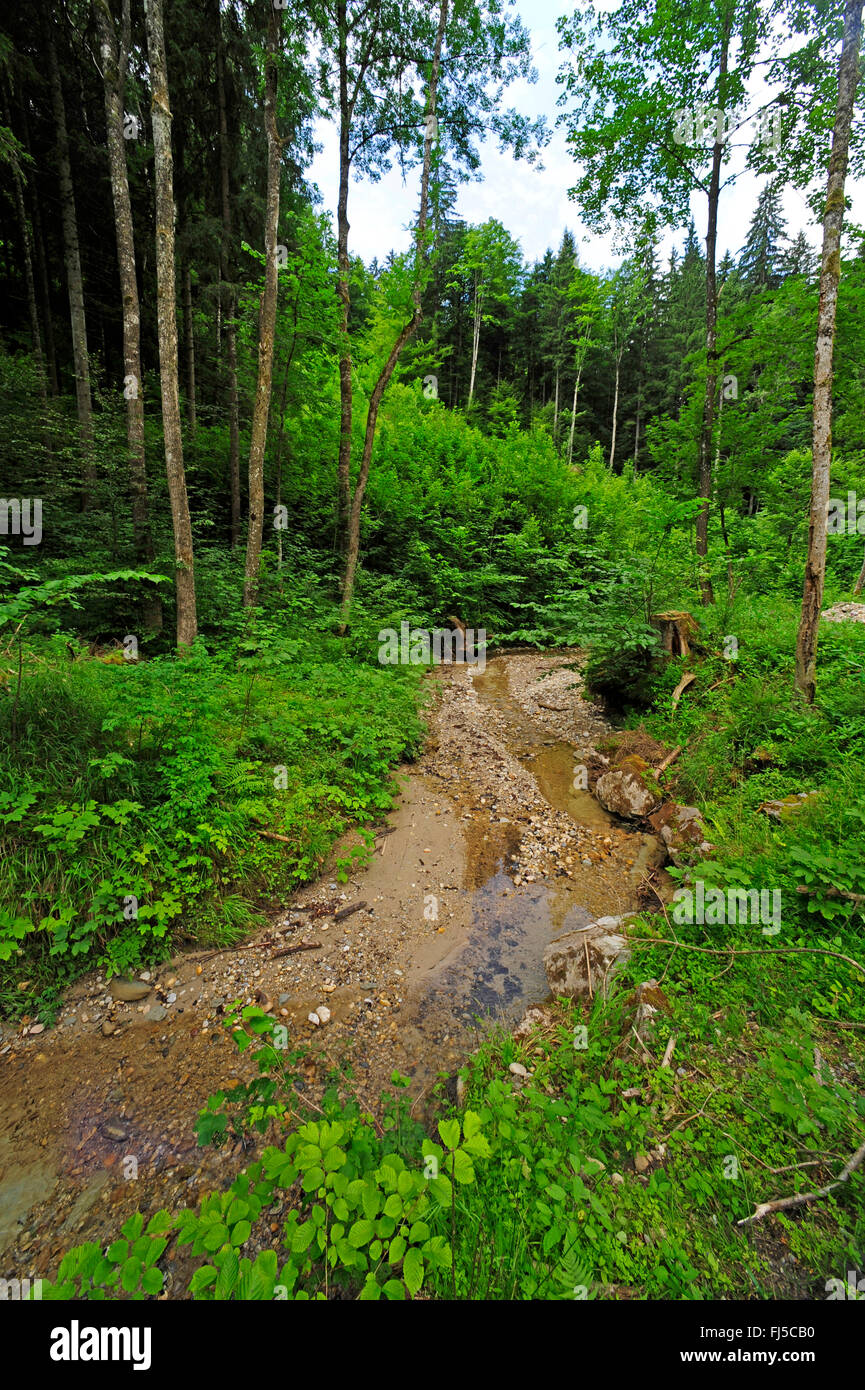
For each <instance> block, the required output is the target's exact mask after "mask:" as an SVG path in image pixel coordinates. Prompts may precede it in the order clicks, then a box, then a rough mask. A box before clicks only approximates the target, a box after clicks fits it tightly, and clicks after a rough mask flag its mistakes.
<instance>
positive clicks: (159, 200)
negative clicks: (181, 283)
mask: <svg viewBox="0 0 865 1390" xmlns="http://www.w3.org/2000/svg"><path fill="white" fill-rule="evenodd" d="M144 16H145V21H146V25H147V61H148V63H149V65H150V84H151V116H152V120H153V160H154V179H155V183H156V303H157V316H158V326H159V379H160V386H161V391H162V428H163V433H164V436H165V469H166V473H167V475H168V495H169V498H170V500H171V522H172V526H173V528H174V564H175V571H176V585H177V645H178V647H190V646H191V645H192V643H193V642H194V641H195V638H196V636H197V635H198V618H197V614H196V607H195V572H194V561H193V554H192V523H191V521H190V517H189V499H188V497H187V495H186V474H185V472H184V469H183V435H182V432H181V428H180V391H179V387H178V375H177V303H176V286H175V280H174V178H173V168H172V155H171V106H170V104H169V99H168V68H167V64H166V61H165V36H164V32H163V23H162V0H145V4H144Z"/></svg>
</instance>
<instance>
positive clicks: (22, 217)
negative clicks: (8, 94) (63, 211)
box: [3, 102, 48, 412]
mask: <svg viewBox="0 0 865 1390" xmlns="http://www.w3.org/2000/svg"><path fill="white" fill-rule="evenodd" d="M5 108H6V103H5V102H4V113H3V115H4V119H5V121H6V125H7V126H8V127H9V128H10V129H11V126H12V116H11V113H10V111H9V110H8V109H5ZM12 183H13V185H14V189H15V195H14V199H15V213H16V216H17V218H18V230H19V233H20V236H21V251H22V260H23V262H24V285H25V288H26V291H27V316H28V318H29V319H30V337H31V340H32V342H33V357H34V360H35V362H36V371H37V374H38V377H39V395H40V396H41V398H42V408H43V411H45V412H47V410H48V382H47V378H46V374H45V356H44V354H43V352H42V333H41V330H40V328H39V310H38V308H37V304H36V280H35V277H34V274H33V256H32V254H31V249H30V248H31V238H30V228H29V226H28V224H27V207H26V204H25V202H24V179H23V177H22V174H21V170H20V168H19V166H18V164H17V162H15V161H13V164H12Z"/></svg>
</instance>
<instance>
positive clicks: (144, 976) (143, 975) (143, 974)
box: [139, 970, 152, 980]
mask: <svg viewBox="0 0 865 1390" xmlns="http://www.w3.org/2000/svg"><path fill="white" fill-rule="evenodd" d="M151 978H152V977H151V974H150V971H149V970H142V972H141V975H140V976H139V979H142V980H149V979H151Z"/></svg>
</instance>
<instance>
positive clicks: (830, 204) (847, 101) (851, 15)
mask: <svg viewBox="0 0 865 1390" xmlns="http://www.w3.org/2000/svg"><path fill="white" fill-rule="evenodd" d="M861 39H862V0H847V3H846V5H845V7H844V39H843V43H842V47H841V61H840V63H839V67H838V102H837V105H836V108H835V127H834V130H833V132H832V153H831V156H830V158H829V178H828V183H827V189H826V207H825V211H824V214H823V255H822V261H821V271H820V303H819V307H818V310H817V342H816V347H815V351H814V408H813V417H812V442H811V450H812V474H811V513H810V522H809V526H808V558H807V561H806V564H805V585H804V590H803V593H802V613H801V617H800V619H799V631H798V634H797V637H796V687H797V689H798V690H800V691H801V692H802V694H803V695H804V696H805V699H806V700H807V701H808V703H809V704H813V703H814V697H815V695H816V692H817V633H818V628H819V625H820V609H821V607H822V604H823V584H824V580H825V578H826V530H827V523H828V512H829V489H830V481H829V475H830V468H831V462H832V355H833V348H834V341H835V316H836V310H837V305H838V285H839V283H840V280H841V227H842V225H843V222H844V181H845V179H846V177H847V160H848V156H849V150H850V125H851V122H852V117H853V102H854V98H855V95H856V85H857V82H858V78H859V46H860V43H861ZM863 573H865V565H863ZM861 579H862V576H861V575H860V580H861Z"/></svg>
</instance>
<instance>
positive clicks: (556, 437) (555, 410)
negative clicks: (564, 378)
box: [553, 363, 559, 444]
mask: <svg viewBox="0 0 865 1390" xmlns="http://www.w3.org/2000/svg"><path fill="white" fill-rule="evenodd" d="M558 442H559V365H558V363H556V396H555V403H554V405H553V443H554V444H558Z"/></svg>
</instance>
